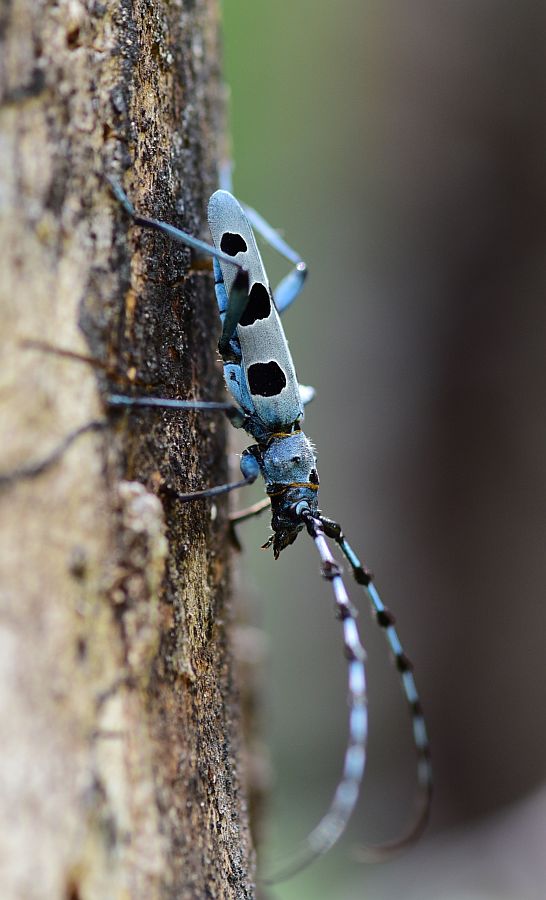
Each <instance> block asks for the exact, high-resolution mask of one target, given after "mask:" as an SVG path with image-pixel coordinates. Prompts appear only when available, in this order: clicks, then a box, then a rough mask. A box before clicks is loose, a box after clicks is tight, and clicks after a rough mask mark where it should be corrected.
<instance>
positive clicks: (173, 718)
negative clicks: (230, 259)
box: [0, 0, 254, 900]
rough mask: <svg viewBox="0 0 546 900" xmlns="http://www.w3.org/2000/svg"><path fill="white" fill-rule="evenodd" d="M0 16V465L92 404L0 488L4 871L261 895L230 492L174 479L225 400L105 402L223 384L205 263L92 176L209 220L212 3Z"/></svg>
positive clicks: (109, 890)
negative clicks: (196, 495) (132, 212)
mask: <svg viewBox="0 0 546 900" xmlns="http://www.w3.org/2000/svg"><path fill="white" fill-rule="evenodd" d="M0 36H1V37H0V40H1V41H2V45H1V46H0V87H1V90H2V100H3V105H2V107H1V126H0V127H1V139H0V204H1V213H2V220H1V236H2V254H3V262H2V268H1V271H0V304H1V307H0V309H1V316H2V345H3V346H2V371H3V377H2V386H1V394H0V396H1V420H0V421H1V433H2V434H3V435H4V441H3V446H2V449H1V457H2V462H1V469H2V471H3V472H6V471H10V470H14V469H18V468H19V469H20V468H21V467H24V466H25V465H28V464H30V463H33V462H35V461H39V460H40V459H43V458H45V457H47V455H48V453H50V452H51V450H52V449H53V448H54V447H55V446H56V445H58V443H59V441H61V440H62V439H63V438H65V437H66V435H68V434H69V433H71V432H72V431H73V430H74V429H76V428H78V427H79V426H81V425H85V424H86V423H88V422H90V421H92V420H101V421H107V426H106V427H101V428H99V429H98V430H89V431H88V432H86V433H85V434H83V435H81V436H80V437H79V438H78V439H77V440H75V441H74V442H73V443H72V444H71V445H70V446H69V447H68V449H67V450H66V452H65V453H63V454H62V456H61V457H60V458H59V459H58V460H57V462H56V463H55V464H54V465H51V466H49V467H47V468H46V469H45V470H44V471H42V472H41V473H40V474H37V476H36V477H34V478H26V479H21V480H17V481H13V482H8V483H7V484H4V490H3V492H2V496H1V498H0V516H1V522H2V529H3V530H2V544H1V558H2V585H1V597H0V600H1V607H0V672H1V674H0V709H1V713H0V716H1V721H2V727H1V733H0V821H1V825H0V835H1V836H0V893H1V896H2V898H3V900H12V898H24V900H32V898H40V900H41V898H55V900H57V898H68V900H76V898H79V900H87V898H101V900H104V898H118V897H119V898H121V897H123V898H128V897H130V898H132V900H133V898H146V900H149V898H154V897H162V898H164V897H172V898H175V897H176V898H177V900H179V898H192V900H193V898H201V897H203V898H204V897H214V898H219V897H230V898H231V897H236V898H240V897H252V896H254V894H253V889H252V883H251V878H252V862H253V857H252V850H251V843H250V838H249V831H248V822H247V815H246V800H245V791H244V787H243V786H242V783H241V774H240V771H239V769H238V760H239V759H240V749H241V742H240V737H239V716H238V711H237V698H236V692H235V690H234V685H233V667H232V660H231V656H230V651H229V646H228V637H229V625H230V622H229V620H230V612H229V605H228V588H229V564H228V563H229V552H228V540H227V536H226V502H225V501H223V500H222V501H220V502H219V503H218V509H216V506H215V505H211V503H210V501H200V502H197V503H194V504H187V505H183V504H181V503H180V502H179V501H177V499H176V496H175V492H176V491H178V492H183V491H188V490H193V489H198V488H201V487H203V486H207V485H210V484H216V483H220V482H222V481H223V480H225V478H226V474H227V472H226V464H225V431H224V423H223V421H222V419H221V414H218V413H211V414H208V413H207V414H197V413H187V414H181V413H173V412H170V413H166V412H161V411H153V410H142V411H141V412H138V413H135V412H131V413H122V414H117V415H113V414H112V413H111V412H110V411H108V410H107V409H106V408H105V406H104V405H103V403H102V402H101V395H103V394H104V392H105V391H106V390H107V389H110V390H112V389H115V390H116V391H118V392H120V393H126V392H127V391H129V390H132V391H133V392H136V393H146V392H148V393H153V394H155V395H159V396H179V397H199V398H205V399H215V398H219V397H222V379H221V371H220V369H219V368H218V366H217V365H216V363H215V343H216V341H217V337H218V319H217V313H216V310H215V302H214V294H213V289H212V288H213V282H212V277H211V274H210V264H209V263H208V262H207V263H203V262H201V263H200V265H199V266H198V265H197V263H198V261H197V260H194V269H193V270H192V269H191V268H190V259H191V256H190V253H189V252H188V251H187V250H185V249H184V248H182V247H180V246H173V245H172V244H171V243H169V242H168V241H167V240H166V239H165V238H163V237H162V236H160V235H156V234H154V233H147V232H143V231H142V230H141V229H139V228H136V227H133V226H132V225H131V223H130V222H129V221H128V218H127V216H126V215H125V214H124V213H123V211H122V210H121V209H120V207H119V204H117V203H116V202H115V201H114V199H113V197H112V194H111V192H110V190H109V188H108V185H107V184H106V182H105V180H104V175H105V174H109V175H113V176H115V177H117V178H118V179H119V180H123V183H124V184H125V187H126V189H127V191H128V193H129V195H130V197H131V199H132V200H133V202H134V203H135V206H136V207H137V208H138V209H139V210H140V211H143V212H147V213H148V214H150V215H154V216H156V217H160V218H166V219H167V220H169V221H172V222H173V223H175V224H177V225H179V226H180V227H183V228H185V229H186V230H187V231H189V232H191V233H192V234H197V235H200V236H202V237H206V232H205V215H204V211H205V205H206V199H207V196H208V194H209V193H210V191H211V189H212V188H214V186H215V183H216V174H215V166H216V162H217V159H216V154H217V147H218V144H219V140H218V135H219V132H220V129H221V125H222V115H221V108H222V103H221V81H220V78H219V63H218V58H219V48H218V10H217V6H216V2H215V0H179V2H171V3H168V2H166V0H154V2H152V0H149V2H146V0H134V2H129V0H108V2H104V3H101V2H98V0H97V2H95V0H59V2H52V0H49V2H46V0H11V3H10V2H6V3H5V4H4V6H3V7H2V10H1V11H0ZM125 173H126V174H125ZM36 340H40V341H42V342H46V343H48V344H50V345H52V346H53V347H55V348H61V349H65V350H70V351H74V352H76V353H79V354H82V355H85V356H90V357H92V358H93V360H95V363H94V364H89V363H85V362H82V361H78V360H76V359H73V358H67V357H66V356H64V357H63V356H61V355H59V354H57V353H51V352H44V350H43V349H41V350H40V349H36V348H30V347H29V346H28V345H27V346H25V345H24V342H25V341H36ZM97 387H98V388H99V390H97Z"/></svg>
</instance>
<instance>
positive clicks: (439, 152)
mask: <svg viewBox="0 0 546 900" xmlns="http://www.w3.org/2000/svg"><path fill="white" fill-rule="evenodd" d="M223 6H224V54H225V71H226V80H227V82H228V85H229V87H230V90H231V104H230V108H231V133H232V139H233V158H234V161H235V164H236V169H235V174H234V182H235V192H236V193H237V195H238V196H239V197H240V198H241V199H243V200H245V201H246V202H248V203H250V204H252V205H253V206H255V207H256V208H257V209H258V210H259V211H260V212H261V213H262V214H263V215H264V216H265V217H266V218H267V219H268V220H269V221H270V222H271V223H272V224H273V225H275V226H278V227H281V228H282V229H283V233H284V235H285V237H286V238H287V240H288V241H289V242H291V243H292V244H293V246H295V247H296V248H297V249H298V251H299V252H300V253H301V255H302V257H303V258H304V259H305V260H306V261H307V263H308V265H309V269H310V276H309V280H308V283H307V287H306V289H305V292H304V294H303V295H302V296H301V297H300V298H299V299H298V301H297V303H296V304H295V306H294V307H293V308H292V309H291V310H290V311H289V312H288V313H287V314H286V316H285V319H284V322H285V328H286V331H287V335H288V338H289V341H290V346H291V349H292V351H293V354H294V357H295V363H296V368H297V371H298V375H299V377H300V379H301V381H303V382H304V383H310V384H313V385H314V386H315V387H316V388H317V391H318V396H317V399H316V400H315V402H314V403H313V404H312V405H311V406H310V407H309V410H308V413H307V416H306V426H305V427H306V431H307V433H308V434H309V436H310V437H311V438H312V439H313V440H314V441H315V442H316V444H317V447H318V453H319V473H320V477H321V507H322V509H323V510H324V512H326V513H327V514H328V515H331V516H332V517H334V518H339V519H340V520H341V522H342V524H343V527H344V529H345V531H346V532H347V534H348V536H349V538H350V540H351V541H352V542H353V544H354V545H355V547H356V548H357V550H358V552H360V553H362V554H363V556H364V558H365V559H366V561H367V563H368V564H369V565H370V566H371V567H372V568H373V570H374V572H375V573H376V576H377V582H376V583H377V585H378V587H379V589H380V591H381V593H382V595H383V599H384V601H385V602H386V603H387V604H388V605H389V606H390V607H391V608H392V609H393V611H394V612H395V613H396V615H397V619H398V624H399V627H400V633H401V636H402V639H403V641H404V643H405V646H406V650H407V652H408V653H409V655H410V657H411V658H412V660H413V662H414V664H415V672H416V678H417V682H418V686H419V689H420V691H421V694H422V699H423V703H424V706H425V711H426V714H427V721H428V724H429V729H430V733H431V739H432V745H433V762H434V768H435V778H436V796H435V802H434V814H433V821H432V824H431V826H430V828H429V830H428V832H427V834H426V836H425V838H424V839H423V840H422V841H421V843H420V844H419V846H418V847H416V848H415V849H414V850H412V851H411V852H410V853H408V854H407V855H405V856H404V857H403V858H401V859H399V860H397V861H396V862H393V863H390V864H388V865H385V866H381V867H365V866H362V865H360V864H358V863H357V862H355V860H354V858H353V856H352V855H351V854H352V851H353V850H354V848H355V847H356V846H357V845H358V842H359V841H361V840H364V839H366V840H377V839H385V838H388V837H392V836H395V835H397V834H398V833H399V832H400V831H401V830H402V828H403V826H404V824H405V822H406V821H407V817H408V815H409V811H410V810H411V804H412V797H413V785H414V777H415V775H414V767H415V762H414V752H413V748H412V744H411V740H410V733H409V721H408V717H407V713H406V710H405V708H404V704H403V701H402V699H401V696H400V691H399V687H398V683H397V678H396V676H395V674H394V673H393V672H392V671H391V669H390V667H389V664H388V662H387V654H386V650H385V646H384V643H383V639H382V635H381V634H376V631H377V629H376V627H375V625H373V624H372V623H371V622H370V621H369V618H368V614H367V608H366V606H365V604H364V602H362V601H363V599H364V598H360V597H359V596H358V595H357V594H356V593H355V592H354V591H353V597H354V599H355V600H356V601H358V603H359V604H360V606H361V608H362V615H361V619H360V622H361V627H362V632H363V636H364V640H365V643H366V646H367V648H368V650H369V656H370V659H369V666H368V678H369V684H370V715H371V739H370V740H371V746H370V759H369V765H368V773H367V775H366V780H365V785H364V791H363V795H362V798H361V803H360V808H359V811H358V814H357V815H356V816H355V817H354V820H353V822H352V824H351V827H350V830H349V833H348V834H347V835H346V836H345V838H344V840H343V842H342V843H341V844H340V845H338V846H337V847H336V848H335V850H333V851H332V852H331V853H330V854H329V855H328V856H326V857H325V858H324V859H322V860H321V861H319V862H318V863H316V864H315V865H314V866H313V867H312V868H310V869H308V870H307V871H306V872H304V873H303V874H301V875H300V876H298V877H297V878H295V879H294V880H292V881H290V882H287V883H286V884H283V885H279V886H278V887H275V888H272V889H270V891H269V893H267V894H265V895H264V896H268V897H277V898H283V900H288V898H299V900H305V898H308V897H309V898H310V897H313V898H315V897H316V898H319V897H320V898H322V897H332V898H334V897H335V898H336V900H349V898H350V900H358V898H366V897H373V898H379V900H383V898H385V900H398V898H400V900H401V898H402V897H403V898H404V900H408V898H409V900H429V898H430V900H459V898H465V900H474V898H476V900H482V898H488V900H501V898H502V900H509V898H510V900H512V898H514V900H539V898H543V897H544V896H546V888H545V887H544V885H545V884H546V862H545V854H544V850H543V842H544V836H545V835H546V795H545V793H544V789H543V788H541V784H542V779H543V777H544V744H545V736H546V734H545V732H546V724H545V717H544V709H545V707H546V679H545V678H544V663H543V657H544V649H543V648H544V635H545V633H546V604H545V603H544V602H543V599H544V590H543V585H544V583H545V580H546V552H545V547H544V535H545V528H544V521H545V520H544V509H545V503H544V501H545V499H546V498H545V494H546V490H545V478H544V450H545V446H546V429H545V425H544V421H545V420H544V408H545V404H544V400H545V396H544V393H545V392H544V374H543V373H544V366H543V358H544V335H545V332H546V328H545V326H546V313H545V304H544V286H545V281H546V278H545V275H546V265H545V247H546V234H545V230H546V229H545V219H544V201H545V193H546V190H545V174H544V173H545V167H544V159H545V158H546V153H545V151H546V147H545V143H546V141H545V117H544V84H545V81H544V76H545V74H546V72H545V70H546V63H545V55H544V46H545V43H544V41H545V36H546V28H545V25H546V12H545V9H544V4H543V3H542V2H538V0H536V2H531V0H526V2H521V3H514V2H508V0H451V2H431V0H429V2H423V0H414V2H412V3H407V2H404V0H383V2H375V3H373V2H369V0H336V2H335V3H331V2H324V0H314V2H312V0H292V2H290V3H288V2H286V0H277V2H275V3H265V2H248V0H247V2H243V0H224V4H223ZM264 256H265V261H266V265H267V266H268V270H269V272H270V275H271V280H272V281H273V282H276V281H277V280H278V278H279V277H280V276H281V275H282V274H283V273H284V272H285V271H286V267H285V266H284V265H283V263H282V262H281V261H279V260H278V258H276V257H275V255H274V254H272V253H269V252H266V253H264ZM258 496H259V492H258ZM248 499H249V498H248V495H247V496H246V497H245V498H241V500H240V501H239V502H240V503H241V504H243V505H244V504H245V502H246V501H248ZM268 533H269V531H268V521H267V516H266V517H265V518H262V519H261V520H259V521H255V522H253V523H250V524H247V525H246V526H244V528H241V538H242V541H243V543H244V545H245V548H246V551H245V554H244V557H243V559H242V563H241V569H242V578H241V582H242V590H243V594H244V596H245V597H246V600H247V602H248V604H249V607H250V608H251V610H252V612H251V617H252V618H253V620H254V622H255V623H256V624H257V625H258V626H259V627H260V628H263V629H264V631H265V633H266V635H267V655H266V661H265V663H264V664H263V665H262V666H258V667H257V669H256V670H250V669H249V673H250V674H249V675H248V677H251V678H253V679H257V680H258V682H259V689H260V690H262V693H263V697H264V711H263V714H262V726H263V733H264V737H265V740H266V742H267V744H268V747H269V748H270V749H271V764H272V769H273V772H274V783H273V786H272V788H271V794H270V797H269V800H268V811H267V819H266V827H265V829H264V838H263V860H264V868H267V866H266V862H267V860H269V861H271V860H273V859H278V858H279V857H282V856H283V855H285V854H287V853H289V852H290V851H291V850H292V849H294V847H295V846H296V845H297V843H298V840H299V839H300V838H302V837H303V836H304V835H305V834H306V833H307V832H308V831H309V830H310V829H311V827H312V826H313V825H314V824H315V823H316V821H317V820H318V818H319V817H320V815H321V814H322V813H323V812H324V810H325V808H326V806H327V804H328V802H329V800H330V798H331V795H332V792H333V790H334V787H335V783H336V779H337V777H338V776H339V773H340V768H341V761H342V754H343V750H344V746H345V737H346V728H347V721H346V720H347V709H346V704H345V697H346V687H345V677H346V676H345V665H344V660H343V654H342V649H341V637H340V631H339V624H338V623H337V622H336V621H335V619H334V616H333V609H332V601H331V597H330V594H329V591H328V588H327V586H326V585H325V584H324V583H323V582H322V581H321V579H320V577H319V573H318V563H317V559H316V558H315V555H314V550H313V547H312V546H311V545H310V542H309V541H308V540H306V538H305V537H300V539H299V540H298V541H297V543H296V544H295V545H294V547H292V548H289V549H288V550H287V551H286V552H285V553H283V555H282V557H281V559H280V560H279V561H278V562H277V563H275V562H274V560H273V557H272V555H271V554H265V553H261V552H260V551H259V550H258V547H259V546H260V544H261V543H262V542H263V540H264V539H265V538H266V536H267V535H268ZM348 583H349V584H350V579H349V580H348Z"/></svg>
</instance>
